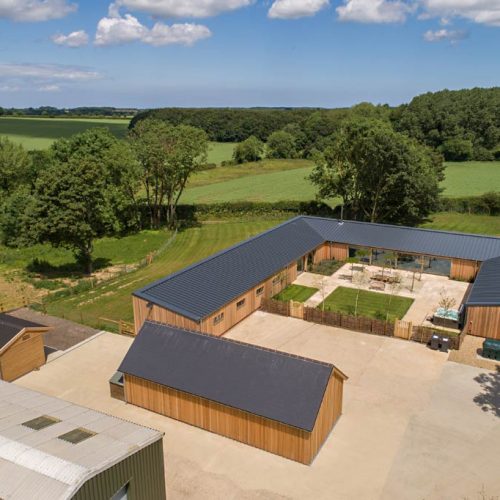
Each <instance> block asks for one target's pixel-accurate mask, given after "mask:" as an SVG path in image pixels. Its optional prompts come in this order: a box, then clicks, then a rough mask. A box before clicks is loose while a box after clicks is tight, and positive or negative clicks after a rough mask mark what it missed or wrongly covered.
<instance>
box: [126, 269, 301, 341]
mask: <svg viewBox="0 0 500 500" xmlns="http://www.w3.org/2000/svg"><path fill="white" fill-rule="evenodd" d="M296 278H297V263H296V262H294V263H292V264H290V265H289V266H288V267H287V268H285V269H284V270H283V271H282V272H281V273H277V274H275V275H274V276H272V277H271V278H269V279H268V280H266V281H264V282H262V283H259V284H258V285H257V286H255V287H254V288H252V289H251V290H249V291H248V292H247V293H245V294H243V295H240V296H239V297H237V298H236V299H234V300H233V301H232V302H230V303H229V304H227V305H226V306H224V307H223V308H222V309H219V310H218V311H216V312H215V313H213V314H212V315H210V316H208V317H207V318H205V319H204V320H203V321H202V322H201V323H197V322H195V321H192V320H190V319H189V318H186V317H185V316H181V315H180V314H176V313H174V312H172V311H169V310H168V309H165V308H163V307H160V306H157V305H156V304H153V305H152V307H151V308H150V309H148V307H147V301H145V300H143V299H140V298H139V297H133V304H134V321H135V332H136V334H137V333H138V332H139V330H140V329H141V327H142V325H143V324H144V322H145V321H146V320H151V321H156V322H158V323H163V324H168V325H172V326H177V327H179V328H184V329H186V330H193V331H197V332H202V333H209V334H211V335H216V336H220V335H222V334H224V333H225V332H227V331H228V330H229V329H230V328H232V327H233V326H234V325H236V324H237V323H239V322H240V321H242V320H243V319H245V318H246V317H247V316H249V315H250V314H252V313H253V312H254V311H256V310H257V309H258V308H259V307H260V304H261V301H262V299H263V298H271V297H272V296H274V295H276V294H277V293H279V292H281V290H283V289H284V288H286V287H287V286H288V285H289V284H290V283H292V282H293V281H295V279H296ZM275 279H276V281H277V282H276V283H273V281H275ZM262 287H263V288H264V290H263V291H262V293H259V294H257V290H259V289H261V288H262ZM242 300H244V301H245V302H244V304H243V305H241V306H240V307H238V306H237V304H238V302H240V301H242ZM220 314H223V315H224V316H223V318H222V320H221V321H218V322H217V323H216V322H215V318H216V317H217V316H219V315H220Z"/></svg>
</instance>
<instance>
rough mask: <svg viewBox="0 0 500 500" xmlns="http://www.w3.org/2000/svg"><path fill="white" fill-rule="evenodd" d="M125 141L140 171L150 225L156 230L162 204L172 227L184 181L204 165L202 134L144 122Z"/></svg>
mask: <svg viewBox="0 0 500 500" xmlns="http://www.w3.org/2000/svg"><path fill="white" fill-rule="evenodd" d="M129 139H130V141H131V144H132V147H133V149H134V151H135V153H136V156H137V158H138V160H139V163H140V165H141V167H142V173H141V179H142V183H143V185H144V189H145V192H146V199H147V203H148V207H149V210H150V217H151V225H152V226H153V227H159V226H160V224H161V221H162V207H163V206H164V204H165V205H166V208H167V210H166V214H167V224H168V225H169V226H171V227H172V226H174V225H175V223H176V210H177V205H178V204H179V199H180V197H181V195H182V193H183V191H184V188H185V187H186V184H187V181H188V179H189V177H190V176H191V175H192V174H193V173H194V172H196V170H198V169H199V167H200V165H202V164H204V163H205V162H206V159H207V153H208V139H207V135H206V133H205V132H204V131H203V130H201V129H198V128H195V127H191V126H188V125H179V126H177V127H176V126H172V125H169V124H168V123H165V122H163V121H161V120H157V119H154V118H147V119H145V120H142V121H140V122H138V123H137V124H136V126H135V127H134V128H133V129H132V130H131V131H130V133H129Z"/></svg>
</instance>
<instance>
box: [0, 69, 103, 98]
mask: <svg viewBox="0 0 500 500" xmlns="http://www.w3.org/2000/svg"><path fill="white" fill-rule="evenodd" d="M99 78H101V75H100V74H99V73H97V72H96V71H93V70H89V69H86V68H80V67H77V66H63V65H57V64H9V63H0V82H1V86H0V90H2V91H4V92H7V91H10V92H15V91H20V90H29V91H33V90H36V91H39V92H56V91H58V90H60V87H61V86H71V85H74V84H78V83H84V82H88V81H92V80H97V79H99Z"/></svg>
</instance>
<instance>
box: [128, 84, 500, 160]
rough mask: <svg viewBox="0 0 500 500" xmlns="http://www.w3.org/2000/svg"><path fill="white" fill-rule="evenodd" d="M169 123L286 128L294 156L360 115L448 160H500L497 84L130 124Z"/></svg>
mask: <svg viewBox="0 0 500 500" xmlns="http://www.w3.org/2000/svg"><path fill="white" fill-rule="evenodd" d="M151 116H153V117H155V118H158V119H161V120H164V121H166V122H168V123H171V124H173V125H180V124H185V125H192V126H194V127H198V128H201V129H203V130H204V131H205V132H206V133H207V134H208V137H209V139H210V140H212V141H219V142H240V141H243V140H245V139H247V138H249V137H251V136H255V137H256V138H257V139H259V140H261V141H264V142H267V141H268V140H269V138H270V136H271V135H272V134H273V133H275V132H277V131H281V130H283V129H286V128H287V127H288V128H289V129H290V128H291V130H289V131H291V132H293V133H292V135H294V136H295V140H296V141H297V143H298V144H297V151H296V153H295V154H296V155H297V156H300V157H310V155H311V154H312V151H313V150H314V149H322V146H323V143H324V139H325V138H326V137H329V136H330V135H332V134H334V133H336V132H337V131H338V130H339V129H340V128H341V125H342V123H343V122H344V121H346V120H349V119H352V118H354V119H355V118H358V117H364V118H377V119H381V120H384V121H387V122H388V123H390V124H392V126H393V127H394V129H395V130H396V131H398V132H402V133H405V134H406V135H408V136H409V137H412V138H414V139H417V140H418V141H419V142H422V143H424V144H426V145H428V146H430V147H432V148H434V149H435V150H437V151H438V152H440V153H442V154H443V156H444V158H445V159H446V160H449V161H467V160H494V159H500V88H492V89H479V88H478V89H472V90H459V91H449V90H444V91H441V92H436V93H428V94H424V95H421V96H418V97H415V98H414V99H413V100H412V101H411V102H410V103H409V104H405V105H402V106H399V107H396V108H390V107H389V106H385V105H384V106H373V105H371V104H368V103H362V104H359V105H357V106H354V107H352V108H349V109H312V108H296V109H293V108H290V109H289V108H262V109H260V108H259V109H257V108H256V109H220V108H205V109H184V108H183V109H180V108H165V109H157V110H150V111H145V112H142V113H139V114H138V115H136V116H135V117H134V119H133V120H132V122H131V125H130V126H131V128H133V127H134V126H135V125H136V124H137V123H138V122H139V121H141V120H143V119H145V118H146V117H151Z"/></svg>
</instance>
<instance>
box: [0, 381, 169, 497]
mask: <svg viewBox="0 0 500 500" xmlns="http://www.w3.org/2000/svg"><path fill="white" fill-rule="evenodd" d="M162 441H163V434H162V433H161V432H158V431H155V430H153V429H148V428H145V427H141V426H139V425H136V424H133V423H130V422H126V421H124V420H121V419H119V418H116V417H112V416H109V415H105V414H103V413H100V412H97V411H94V410H91V409H89V408H85V407H83V406H78V405H75V404H72V403H70V402H68V401H64V400H62V399H57V398H53V397H50V396H46V395H45V394H41V393H39V392H35V391H32V390H29V389H25V388H24V387H20V386H18V385H16V384H11V383H7V382H2V381H0V498H5V499H7V498H8V499H9V500H26V499H37V500H69V499H72V500H100V499H106V500H108V499H112V500H124V499H127V498H129V499H134V500H165V497H166V493H165V473H164V463H163V446H162Z"/></svg>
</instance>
